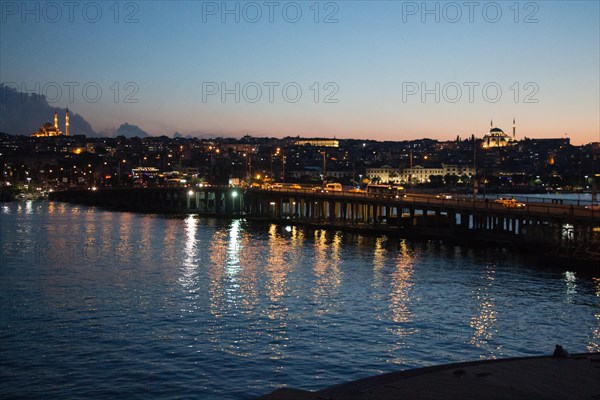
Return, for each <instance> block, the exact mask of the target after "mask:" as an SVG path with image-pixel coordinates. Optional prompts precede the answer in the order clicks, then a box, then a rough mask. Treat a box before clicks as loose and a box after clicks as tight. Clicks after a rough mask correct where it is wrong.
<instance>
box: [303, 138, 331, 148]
mask: <svg viewBox="0 0 600 400" xmlns="http://www.w3.org/2000/svg"><path fill="white" fill-rule="evenodd" d="M295 145H296V146H314V147H340V141H339V140H335V139H306V140H296V142H295Z"/></svg>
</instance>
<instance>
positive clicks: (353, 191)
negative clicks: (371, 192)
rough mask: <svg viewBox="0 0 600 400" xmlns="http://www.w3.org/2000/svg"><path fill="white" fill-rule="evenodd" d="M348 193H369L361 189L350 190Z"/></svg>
mask: <svg viewBox="0 0 600 400" xmlns="http://www.w3.org/2000/svg"><path fill="white" fill-rule="evenodd" d="M348 193H359V194H360V193H363V194H364V193H367V191H366V190H362V189H360V188H352V189H349V190H348Z"/></svg>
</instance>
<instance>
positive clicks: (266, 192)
mask: <svg viewBox="0 0 600 400" xmlns="http://www.w3.org/2000/svg"><path fill="white" fill-rule="evenodd" d="M50 199H51V200H57V201H67V202H72V203H77V204H85V205H91V206H100V207H106V208H112V209H117V210H124V211H136V212H157V213H180V214H184V213H185V214H189V213H194V214H200V215H212V216H226V217H244V218H246V219H248V220H254V221H264V222H270V223H279V224H286V225H301V226H308V227H314V228H319V229H339V230H345V231H352V232H362V233H375V234H386V235H390V236H400V237H406V238H424V239H443V240H449V241H455V242H458V243H492V244H500V245H507V246H510V247H515V248H525V249H535V251H536V252H539V251H542V252H545V253H546V255H550V256H552V255H553V254H556V255H557V256H562V257H565V256H567V257H569V258H573V259H578V260H582V261H596V260H600V211H599V210H593V209H587V208H585V207H584V206H576V205H563V204H550V203H531V202H529V203H527V204H523V205H520V206H507V205H505V204H501V203H497V202H495V201H493V200H483V199H475V200H474V199H472V198H470V197H466V196H465V197H458V198H451V199H446V198H444V197H443V196H441V197H436V196H434V195H420V194H406V195H395V196H394V195H382V194H371V193H351V192H344V191H324V190H315V189H291V188H278V189H249V188H246V189H242V188H232V187H214V186H209V187H196V188H139V189H138V188H115V189H99V190H69V191H63V192H54V193H51V194H50Z"/></svg>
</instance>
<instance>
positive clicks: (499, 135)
mask: <svg viewBox="0 0 600 400" xmlns="http://www.w3.org/2000/svg"><path fill="white" fill-rule="evenodd" d="M516 141H517V139H516V124H515V120H514V119H513V134H512V137H510V136H509V135H507V134H506V133H504V131H503V130H502V129H500V128H494V127H493V122H492V123H491V124H490V131H489V132H488V133H486V134H485V135H484V136H483V142H482V147H483V148H484V149H489V148H492V147H506V146H511V145H512V144H514V143H515V142H516Z"/></svg>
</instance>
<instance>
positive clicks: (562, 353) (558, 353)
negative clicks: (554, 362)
mask: <svg viewBox="0 0 600 400" xmlns="http://www.w3.org/2000/svg"><path fill="white" fill-rule="evenodd" d="M553 356H554V357H559V358H565V357H569V352H568V351H566V350H565V349H564V348H563V347H562V346H561V345H558V344H557V345H556V347H555V348H554V354H553Z"/></svg>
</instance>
